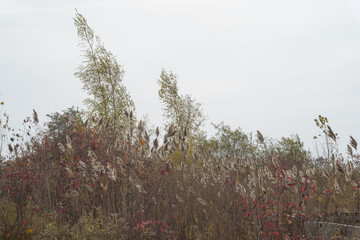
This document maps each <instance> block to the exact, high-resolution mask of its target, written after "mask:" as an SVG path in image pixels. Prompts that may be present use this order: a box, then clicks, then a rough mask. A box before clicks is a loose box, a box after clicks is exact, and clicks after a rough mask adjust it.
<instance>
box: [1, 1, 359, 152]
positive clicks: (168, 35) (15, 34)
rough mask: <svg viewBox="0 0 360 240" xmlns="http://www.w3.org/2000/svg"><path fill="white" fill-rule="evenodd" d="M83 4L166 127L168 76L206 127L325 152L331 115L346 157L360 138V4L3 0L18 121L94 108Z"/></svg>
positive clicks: (4, 97) (139, 97)
mask: <svg viewBox="0 0 360 240" xmlns="http://www.w3.org/2000/svg"><path fill="white" fill-rule="evenodd" d="M75 8H76V9H77V10H78V11H79V12H80V13H81V14H83V15H84V16H85V18H87V20H88V24H89V25H90V26H91V27H92V28H93V29H94V31H95V34H96V35H99V36H100V37H101V40H102V42H103V43H104V44H105V47H106V48H107V49H108V50H109V51H111V52H112V53H113V54H114V55H115V56H116V57H117V60H118V63H119V64H121V65H123V66H124V69H125V71H126V74H125V76H124V81H123V83H124V85H125V86H126V87H127V89H128V91H129V92H130V94H131V96H132V98H133V100H134V102H135V106H136V112H137V115H138V116H139V117H141V116H143V115H148V118H149V120H150V121H151V122H152V123H153V124H154V125H155V126H157V125H158V126H162V123H163V122H164V119H163V115H162V105H161V102H160V100H159V98H158V95H157V92H158V89H159V86H158V84H157V81H158V79H159V76H160V72H161V69H162V68H164V69H166V70H169V71H170V70H171V71H173V72H174V73H175V74H177V76H178V84H179V88H180V93H182V94H191V96H192V97H193V98H195V99H196V100H197V101H198V102H200V103H201V104H202V105H203V111H204V114H205V115H206V116H207V122H206V125H205V130H207V131H208V133H209V136H210V135H212V134H214V129H213V128H212V126H211V123H215V124H218V123H220V122H224V123H225V124H228V125H230V126H231V127H232V128H233V129H235V128H238V127H240V128H241V129H242V130H243V131H244V132H246V133H249V132H256V131H257V130H259V131H261V132H262V133H263V135H264V136H267V137H272V138H277V139H280V138H281V137H289V136H290V135H291V134H293V133H297V134H298V135H299V136H300V138H301V140H302V141H304V143H305V147H306V148H307V149H311V150H312V149H314V141H313V136H314V135H316V134H317V133H319V130H318V129H317V128H316V126H315V124H314V119H315V118H317V116H318V115H323V116H326V117H328V119H329V123H330V126H331V127H332V129H333V130H334V131H335V132H337V133H338V134H339V137H340V149H341V150H342V151H343V152H345V149H346V148H345V147H346V144H347V143H348V139H349V136H350V135H352V136H353V137H354V138H355V139H358V141H360V127H359V117H360V111H358V107H359V103H360V94H359V93H358V92H359V90H360V78H359V77H360V68H359V66H358V65H359V63H360V14H359V13H360V1H358V0H341V1H339V0H301V1H291V0H271V1H269V0H236V1H235V0H116V1H115V0H102V1H95V0H61V1H60V0H56V1H55V0H54V1H48V0H22V1H20V0H0V53H1V55H0V73H1V77H0V100H1V101H4V102H5V107H4V108H3V110H2V111H3V112H7V113H8V114H9V115H10V125H11V126H12V127H14V128H19V127H21V123H22V120H23V119H24V118H25V117H27V116H31V115H32V109H35V110H36V111H37V112H38V114H39V118H40V121H42V122H46V121H47V118H46V117H45V116H46V114H49V113H54V112H59V111H62V110H64V109H67V108H68V107H71V106H79V108H80V109H83V108H84V105H83V100H84V99H85V98H86V94H85V93H84V92H83V91H82V85H81V82H80V81H79V80H78V79H76V78H75V77H74V75H73V74H74V72H75V71H76V68H77V67H78V66H79V65H80V64H81V61H82V58H81V56H80V49H79V47H78V43H79V40H78V38H77V35H76V28H75V26H74V23H73V17H74V16H75Z"/></svg>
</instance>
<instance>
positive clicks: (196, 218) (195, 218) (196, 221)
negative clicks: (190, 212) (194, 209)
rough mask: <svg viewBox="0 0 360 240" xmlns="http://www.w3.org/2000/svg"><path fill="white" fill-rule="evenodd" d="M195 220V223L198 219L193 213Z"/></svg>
mask: <svg viewBox="0 0 360 240" xmlns="http://www.w3.org/2000/svg"><path fill="white" fill-rule="evenodd" d="M194 218H195V221H196V223H199V221H198V219H197V218H196V216H195V215H194Z"/></svg>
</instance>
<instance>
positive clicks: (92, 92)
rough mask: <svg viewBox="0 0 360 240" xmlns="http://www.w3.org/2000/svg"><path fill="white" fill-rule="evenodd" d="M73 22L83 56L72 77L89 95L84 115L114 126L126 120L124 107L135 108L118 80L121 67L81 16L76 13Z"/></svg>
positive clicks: (128, 109) (122, 72) (121, 77)
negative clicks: (109, 121) (86, 110)
mask: <svg viewBox="0 0 360 240" xmlns="http://www.w3.org/2000/svg"><path fill="white" fill-rule="evenodd" d="M74 21H75V26H76V28H77V34H78V37H79V38H80V46H81V47H82V48H83V51H82V53H83V54H82V56H83V58H84V61H83V64H82V65H81V66H80V67H78V71H77V72H76V73H75V76H76V77H78V78H79V79H80V81H81V82H82V84H83V90H84V91H85V92H86V93H87V94H88V95H89V97H88V98H87V99H85V101H84V102H85V104H86V105H87V107H88V110H89V111H88V114H89V115H91V116H94V117H96V118H98V119H100V118H103V119H104V120H109V119H111V122H112V123H113V124H114V127H115V128H117V127H119V126H120V125H122V124H124V123H126V122H127V121H128V118H126V116H125V115H124V114H123V112H124V110H126V111H128V112H130V111H134V110H135V106H134V102H133V100H132V99H131V97H130V95H129V93H128V91H127V89H126V87H125V86H124V85H123V83H122V80H123V76H124V73H125V71H124V69H123V66H121V65H119V64H118V63H117V61H116V59H115V57H114V55H113V54H112V53H111V52H109V51H108V50H107V49H106V48H105V47H104V45H103V44H102V42H101V41H100V38H99V37H98V36H95V34H94V31H93V30H92V29H91V28H90V27H89V25H88V24H87V21H86V19H85V18H84V17H83V15H81V14H80V13H78V12H76V15H75V18H74Z"/></svg>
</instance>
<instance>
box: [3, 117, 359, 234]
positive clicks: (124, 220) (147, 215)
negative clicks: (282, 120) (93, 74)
mask: <svg viewBox="0 0 360 240" xmlns="http://www.w3.org/2000/svg"><path fill="white" fill-rule="evenodd" d="M68 121H70V122H71V123H70V124H68V125H67V126H68V128H66V129H64V130H63V131H61V132H57V133H56V134H55V133H54V132H49V131H42V132H38V133H37V135H36V136H34V137H33V138H31V139H30V140H29V141H28V142H27V143H26V145H23V146H20V147H18V150H17V152H16V153H15V151H14V149H12V153H11V154H12V155H11V156H10V158H11V160H10V161H3V162H1V165H0V238H2V239H313V238H312V237H311V236H306V231H305V223H306V221H311V220H319V219H323V220H324V219H326V221H337V222H343V223H345V222H346V223H350V224H357V218H356V217H355V218H349V217H346V218H345V217H342V216H343V213H354V214H355V215H356V213H359V206H360V201H359V200H360V198H359V188H360V182H359V176H358V167H357V165H356V164H355V162H356V160H357V161H358V160H359V159H360V157H359V155H357V154H356V153H355V150H356V147H357V143H356V141H355V139H353V142H352V146H349V148H350V149H354V152H351V157H352V159H353V161H344V160H343V159H341V155H336V154H331V155H329V159H325V161H323V163H322V164H318V163H319V162H320V161H318V162H317V160H316V159H313V161H311V162H309V161H307V162H306V161H305V159H304V160H303V161H301V159H300V160H299V159H297V161H295V162H294V161H293V159H290V157H291V156H290V155H287V158H284V157H283V156H281V155H279V154H277V153H276V152H274V151H269V150H268V149H267V148H266V147H263V148H259V149H262V150H261V151H259V152H258V153H257V154H253V155H251V156H252V157H249V154H246V157H245V155H244V156H238V155H236V154H231V153H229V154H227V155H226V156H224V155H221V154H218V155H217V154H212V153H211V152H209V149H208V148H206V147H204V146H206V144H205V145H203V147H200V145H199V146H194V145H193V144H191V142H189V141H188V140H187V139H186V133H179V132H176V131H174V130H173V129H172V128H170V129H168V130H167V133H166V135H165V136H164V140H163V141H160V135H159V132H158V131H155V135H154V137H152V138H151V137H149V134H148V133H147V132H146V130H144V126H143V123H142V122H140V123H137V124H138V125H137V126H135V122H134V121H133V123H132V124H130V126H128V127H126V128H124V129H122V130H121V132H120V133H119V134H116V135H115V134H113V133H114V132H115V131H113V130H112V129H111V126H110V125H109V124H106V122H103V121H101V122H96V123H95V122H93V121H91V120H90V121H86V122H83V121H82V120H81V119H77V120H71V119H70V120H68ZM36 122H37V121H36V119H35V121H34V123H35V124H36ZM258 142H259V144H260V145H262V144H264V138H263V137H262V135H261V133H258ZM355 143H356V144H355ZM26 146H27V147H26ZM318 160H319V159H318Z"/></svg>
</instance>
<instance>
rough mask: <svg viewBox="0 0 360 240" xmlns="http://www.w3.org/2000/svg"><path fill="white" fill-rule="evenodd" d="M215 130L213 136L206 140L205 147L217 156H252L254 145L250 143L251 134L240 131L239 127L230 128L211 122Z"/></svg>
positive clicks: (254, 149)
mask: <svg viewBox="0 0 360 240" xmlns="http://www.w3.org/2000/svg"><path fill="white" fill-rule="evenodd" d="M213 126H214V127H215V129H216V130H217V132H216V134H215V136H214V137H212V138H211V139H209V140H208V141H207V144H206V145H207V147H206V148H208V149H209V150H210V151H211V153H212V154H213V155H214V156H217V157H222V158H223V157H225V156H231V157H240V158H250V157H254V155H255V151H256V146H255V145H254V144H253V143H252V137H251V135H247V134H246V133H244V132H242V130H241V128H237V129H235V130H232V129H231V127H230V126H229V125H225V124H224V123H220V124H217V125H215V124H213Z"/></svg>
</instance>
